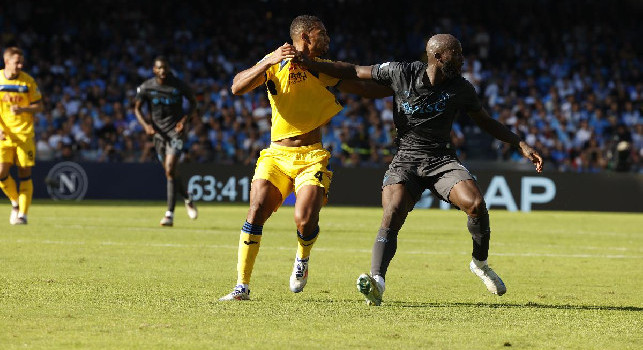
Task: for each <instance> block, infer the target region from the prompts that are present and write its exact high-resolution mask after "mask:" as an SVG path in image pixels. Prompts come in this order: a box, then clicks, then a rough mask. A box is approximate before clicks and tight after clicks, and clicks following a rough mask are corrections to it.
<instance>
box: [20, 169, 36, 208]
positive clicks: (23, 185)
mask: <svg viewBox="0 0 643 350" xmlns="http://www.w3.org/2000/svg"><path fill="white" fill-rule="evenodd" d="M31 197H33V181H32V180H31V176H30V177H28V178H25V179H20V194H19V195H18V205H19V207H20V215H27V212H28V211H29V206H30V205H31Z"/></svg>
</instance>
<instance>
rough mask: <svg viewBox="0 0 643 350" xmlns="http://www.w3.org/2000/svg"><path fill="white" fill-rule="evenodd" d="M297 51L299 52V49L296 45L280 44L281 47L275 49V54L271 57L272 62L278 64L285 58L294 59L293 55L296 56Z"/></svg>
mask: <svg viewBox="0 0 643 350" xmlns="http://www.w3.org/2000/svg"><path fill="white" fill-rule="evenodd" d="M295 53H297V50H296V49H295V47H294V46H292V45H291V44H289V43H284V44H283V45H281V46H279V48H277V50H275V53H274V55H272V56H271V57H270V58H271V59H270V63H271V64H277V63H279V62H281V61H283V60H286V59H292V58H293V57H295Z"/></svg>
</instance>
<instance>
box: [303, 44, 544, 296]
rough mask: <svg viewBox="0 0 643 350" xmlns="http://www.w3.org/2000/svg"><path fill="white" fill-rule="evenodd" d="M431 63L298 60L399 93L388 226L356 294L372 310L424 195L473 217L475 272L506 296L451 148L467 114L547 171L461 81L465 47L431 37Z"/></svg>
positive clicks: (386, 187)
mask: <svg viewBox="0 0 643 350" xmlns="http://www.w3.org/2000/svg"><path fill="white" fill-rule="evenodd" d="M426 53H427V56H428V62H427V63H423V62H411V63H405V62H386V63H382V64H376V65H373V66H356V65H352V64H348V63H344V62H333V63H325V62H314V61H311V60H310V59H308V58H307V57H306V56H304V55H302V54H298V55H297V57H296V60H299V61H301V62H302V64H303V65H304V66H306V67H308V69H309V70H311V71H320V72H322V73H326V74H328V75H331V76H335V77H337V78H340V79H368V80H374V81H376V82H378V83H380V84H383V85H386V86H389V87H391V88H392V89H393V90H394V91H395V95H394V96H395V105H396V108H395V111H394V121H395V127H396V129H397V132H398V141H399V149H398V152H397V154H396V155H395V157H394V158H393V161H392V162H391V164H390V166H389V168H388V170H387V171H386V174H385V176H384V182H383V185H382V207H383V209H384V213H383V217H382V223H381V227H380V229H379V231H378V233H377V236H376V238H375V244H374V245H373V255H372V260H371V273H370V274H362V275H360V276H359V277H358V279H357V288H358V290H359V291H360V292H361V293H362V294H364V296H365V297H366V302H367V304H369V305H380V303H381V302H382V294H383V293H384V278H385V276H386V270H387V268H388V266H389V263H390V262H391V260H392V259H393V256H394V255H395V251H396V249H397V235H398V232H399V230H400V229H401V228H402V225H403V224H404V221H405V220H406V217H407V215H408V213H409V212H410V211H411V210H412V209H413V207H414V205H415V203H416V202H417V201H418V200H419V199H420V197H421V195H422V192H423V191H424V190H425V189H427V188H428V189H430V190H431V192H432V193H433V194H434V195H436V196H437V197H439V198H441V199H442V200H445V201H447V202H449V203H452V204H453V205H455V206H456V207H458V208H459V209H461V210H462V211H464V212H465V213H467V215H468V221H467V227H468V229H469V232H470V233H471V237H472V240H473V254H472V257H473V258H472V260H471V262H470V263H469V268H470V270H471V272H473V273H474V274H475V275H477V276H478V277H479V278H480V279H481V280H482V281H483V282H484V284H485V286H486V287H487V289H488V290H489V292H491V293H494V294H497V295H502V294H504V293H505V292H506V291H507V288H506V287H505V284H504V283H503V282H502V279H501V278H500V277H499V276H498V275H497V274H496V273H495V272H494V271H493V270H492V269H491V268H490V267H489V265H488V264H487V257H488V252H489V238H490V234H491V230H490V228H489V214H488V212H487V207H486V204H485V202H484V198H483V196H482V193H481V192H480V189H479V188H478V185H477V183H476V180H475V179H474V178H473V176H471V174H470V173H469V171H468V170H467V169H466V168H465V167H464V166H463V165H462V164H461V163H460V161H459V160H458V158H457V156H456V153H455V150H454V149H453V147H452V146H451V144H450V132H451V127H452V124H453V119H454V117H455V116H456V113H457V111H458V110H462V111H464V112H466V113H467V114H468V115H469V116H470V117H471V118H472V119H473V120H474V121H475V122H476V124H478V125H479V126H480V127H481V128H482V129H483V130H485V131H486V132H487V133H489V134H491V135H492V136H494V137H495V138H497V139H499V140H501V141H504V142H507V143H509V144H511V145H512V146H514V147H516V148H518V149H519V150H520V152H521V153H522V155H523V156H524V157H526V158H527V159H529V160H530V161H531V162H532V163H534V165H535V166H536V171H538V172H541V171H542V165H543V161H542V158H541V156H540V155H539V154H538V152H536V151H535V150H534V149H532V148H531V147H529V145H527V144H526V143H525V142H524V141H522V140H521V139H520V137H519V136H518V135H516V134H514V133H513V132H511V131H510V130H509V129H507V128H506V127H505V126H504V125H502V124H501V123H499V122H498V121H496V120H494V119H493V118H491V117H490V116H489V114H488V113H487V111H486V110H485V109H484V108H482V106H481V105H480V101H479V100H478V97H477V95H476V92H475V89H474V88H473V86H472V85H471V84H470V83H469V82H468V81H467V80H466V79H464V78H463V77H462V75H461V74H462V65H463V61H464V60H463V57H462V46H461V44H460V42H459V41H458V39H456V38H455V37H454V36H452V35H450V34H437V35H434V36H432V37H431V38H430V39H429V41H428V43H427V45H426Z"/></svg>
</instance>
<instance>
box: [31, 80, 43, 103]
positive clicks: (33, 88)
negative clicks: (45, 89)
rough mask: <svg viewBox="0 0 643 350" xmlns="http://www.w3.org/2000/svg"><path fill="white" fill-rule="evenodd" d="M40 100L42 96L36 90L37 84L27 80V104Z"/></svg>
mask: <svg viewBox="0 0 643 350" xmlns="http://www.w3.org/2000/svg"><path fill="white" fill-rule="evenodd" d="M40 100H42V94H41V93H40V89H39V88H38V84H36V81H35V80H33V79H29V103H34V102H39V101H40Z"/></svg>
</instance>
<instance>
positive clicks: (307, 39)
mask: <svg viewBox="0 0 643 350" xmlns="http://www.w3.org/2000/svg"><path fill="white" fill-rule="evenodd" d="M299 37H300V38H301V41H302V42H304V43H306V44H310V35H308V33H306V32H302V33H301V35H300V36H299Z"/></svg>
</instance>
